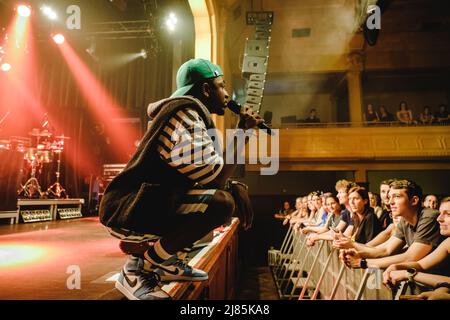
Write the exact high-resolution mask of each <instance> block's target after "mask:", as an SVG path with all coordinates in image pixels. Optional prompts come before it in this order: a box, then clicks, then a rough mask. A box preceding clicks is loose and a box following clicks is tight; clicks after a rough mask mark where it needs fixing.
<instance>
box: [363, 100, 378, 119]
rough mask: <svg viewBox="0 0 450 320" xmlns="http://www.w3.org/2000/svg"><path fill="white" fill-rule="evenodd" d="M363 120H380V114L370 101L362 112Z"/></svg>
mask: <svg viewBox="0 0 450 320" xmlns="http://www.w3.org/2000/svg"><path fill="white" fill-rule="evenodd" d="M364 120H365V121H366V122H378V121H380V116H379V115H378V113H377V112H376V111H375V110H374V108H373V105H372V104H371V103H369V104H368V105H367V110H366V112H365V113H364Z"/></svg>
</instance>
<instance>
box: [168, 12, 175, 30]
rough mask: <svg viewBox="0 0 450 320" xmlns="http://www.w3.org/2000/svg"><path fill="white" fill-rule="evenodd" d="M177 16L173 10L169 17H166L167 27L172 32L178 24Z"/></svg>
mask: <svg viewBox="0 0 450 320" xmlns="http://www.w3.org/2000/svg"><path fill="white" fill-rule="evenodd" d="M177 22H178V20H177V17H176V16H175V14H174V13H173V12H171V13H170V14H169V17H167V19H166V27H167V29H169V31H170V32H173V31H174V30H175V28H176V26H177Z"/></svg>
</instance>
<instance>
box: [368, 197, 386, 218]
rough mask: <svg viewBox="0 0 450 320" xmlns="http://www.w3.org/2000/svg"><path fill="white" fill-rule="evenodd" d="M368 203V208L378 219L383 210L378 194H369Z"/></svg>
mask: <svg viewBox="0 0 450 320" xmlns="http://www.w3.org/2000/svg"><path fill="white" fill-rule="evenodd" d="M369 203H370V207H371V208H372V209H373V211H374V212H375V214H376V215H377V218H378V219H380V217H381V215H382V214H383V208H382V207H381V206H380V204H381V201H380V196H379V195H378V193H374V192H369Z"/></svg>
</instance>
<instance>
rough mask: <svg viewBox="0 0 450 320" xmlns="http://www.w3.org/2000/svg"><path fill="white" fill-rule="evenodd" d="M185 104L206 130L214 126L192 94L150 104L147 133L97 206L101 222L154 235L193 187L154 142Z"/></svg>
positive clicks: (205, 109) (163, 227)
mask: <svg viewBox="0 0 450 320" xmlns="http://www.w3.org/2000/svg"><path fill="white" fill-rule="evenodd" d="M187 107H189V108H192V109H194V110H195V111H197V112H198V114H199V115H200V117H201V118H202V119H203V121H204V122H205V125H206V128H207V129H211V128H214V123H213V121H212V119H211V114H210V112H209V111H208V109H207V108H206V106H205V105H204V104H203V103H201V102H200V101H199V100H198V99H195V98H193V97H190V96H183V97H176V98H167V99H163V100H160V101H158V102H155V103H153V104H150V105H149V108H148V110H147V113H148V115H149V117H150V120H151V123H150V125H149V127H148V130H147V132H146V133H145V135H144V137H143V138H142V141H141V143H140V145H139V147H138V148H137V150H136V152H135V153H134V155H133V156H132V158H131V159H130V161H129V162H128V163H127V165H126V167H125V169H124V170H123V171H122V172H121V173H120V174H119V175H117V177H115V178H114V179H113V180H112V181H111V183H110V184H109V185H108V187H107V188H106V190H105V193H104V195H103V198H102V200H101V203H100V209H99V216H100V222H101V223H102V224H104V225H105V226H107V227H110V228H122V229H127V230H131V231H135V232H142V233H151V234H155V235H159V234H161V233H162V232H163V230H165V229H166V227H167V224H168V222H169V221H170V216H171V215H174V214H175V211H176V209H177V207H178V205H179V203H178V201H179V199H180V197H181V196H183V195H184V194H185V193H186V192H187V191H188V190H189V189H191V188H192V187H193V182H192V181H191V180H189V179H188V178H187V177H185V176H183V175H182V174H181V173H179V172H178V171H177V170H176V169H174V168H171V167H170V166H169V165H168V164H167V163H165V162H164V161H163V160H162V159H161V158H160V156H159V153H158V151H157V150H156V146H157V144H156V142H157V139H158V137H159V135H160V132H161V130H163V129H164V127H165V126H166V124H167V122H168V121H169V120H170V118H171V117H172V116H173V115H174V114H175V113H177V112H178V111H179V110H182V109H185V108H187Z"/></svg>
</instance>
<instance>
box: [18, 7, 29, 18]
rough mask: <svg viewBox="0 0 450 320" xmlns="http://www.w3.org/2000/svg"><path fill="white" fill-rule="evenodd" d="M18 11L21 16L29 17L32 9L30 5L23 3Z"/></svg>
mask: <svg viewBox="0 0 450 320" xmlns="http://www.w3.org/2000/svg"><path fill="white" fill-rule="evenodd" d="M17 13H18V14H19V16H21V17H29V16H30V14H31V9H30V7H28V6H26V5H24V4H21V5H20V6H18V7H17Z"/></svg>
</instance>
